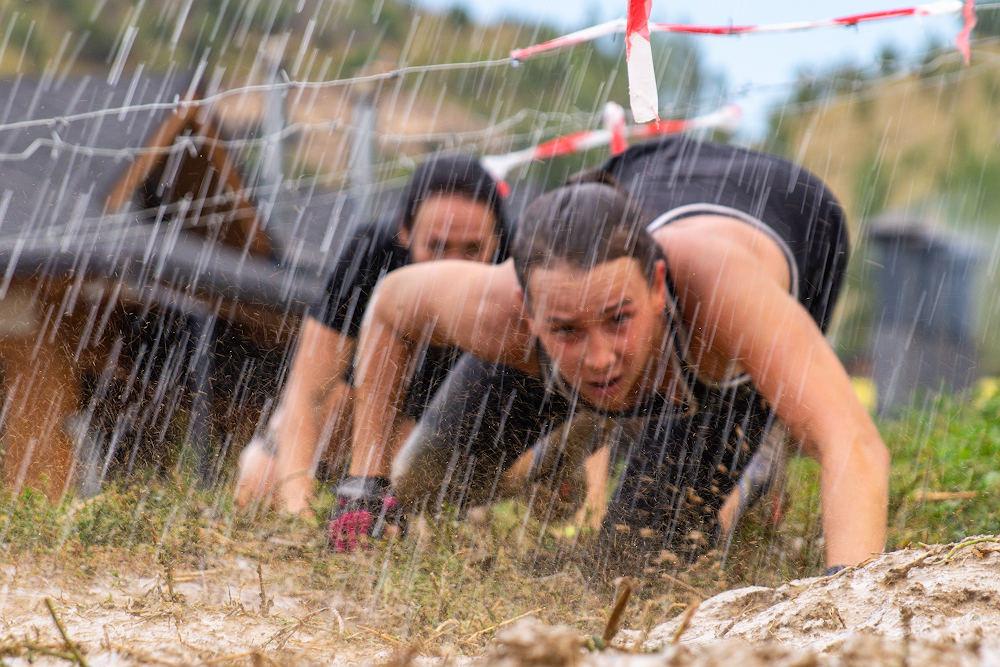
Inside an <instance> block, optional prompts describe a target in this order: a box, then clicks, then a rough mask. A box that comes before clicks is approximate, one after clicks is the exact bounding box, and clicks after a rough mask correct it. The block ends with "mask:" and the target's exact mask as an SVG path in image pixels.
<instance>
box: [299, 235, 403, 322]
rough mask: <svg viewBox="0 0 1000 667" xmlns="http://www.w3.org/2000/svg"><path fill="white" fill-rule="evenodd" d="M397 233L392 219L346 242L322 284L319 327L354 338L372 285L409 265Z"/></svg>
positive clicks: (370, 293)
mask: <svg viewBox="0 0 1000 667" xmlns="http://www.w3.org/2000/svg"><path fill="white" fill-rule="evenodd" d="M397 229H398V228H397V223H396V220H395V218H393V219H391V220H381V221H378V222H372V223H369V224H367V225H364V226H362V227H361V228H360V229H358V231H357V232H356V233H355V234H354V236H353V237H352V238H351V240H350V241H348V242H347V245H345V246H344V249H343V251H342V252H341V253H340V258H339V259H338V260H337V265H336V267H335V268H334V270H333V273H332V274H330V278H329V279H328V280H327V283H326V293H327V302H326V303H325V304H324V307H323V311H322V312H321V313H320V316H319V318H318V319H319V320H320V321H321V322H323V324H325V325H326V326H328V327H330V328H331V329H335V330H336V331H337V332H338V333H340V334H342V335H344V336H350V337H351V338H357V336H358V331H359V330H360V329H361V319H362V318H363V317H364V314H365V308H366V307H367V306H368V300H369V299H371V296H372V292H374V291H375V285H376V284H377V283H378V281H379V280H380V279H381V278H382V276H384V275H385V274H387V273H389V272H390V271H395V270H396V269H398V268H401V267H404V266H406V265H407V264H409V263H410V251H409V250H408V249H407V248H405V247H404V246H402V245H400V244H399V241H398V240H397V236H396V234H397Z"/></svg>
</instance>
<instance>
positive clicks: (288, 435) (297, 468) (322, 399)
mask: <svg viewBox="0 0 1000 667" xmlns="http://www.w3.org/2000/svg"><path fill="white" fill-rule="evenodd" d="M353 352H354V344H353V340H352V339H350V338H347V337H345V336H341V335H340V334H339V333H337V332H336V331H334V330H333V329H330V328H328V327H326V326H324V325H323V324H321V323H320V322H319V321H317V320H314V319H311V318H310V319H307V320H306V321H305V322H304V323H303V330H302V336H301V338H300V340H299V346H298V349H297V350H296V352H295V358H294V360H293V362H292V368H291V371H290V372H289V377H288V383H287V385H286V386H285V389H284V392H283V394H282V397H281V405H280V407H279V409H278V411H277V413H276V414H275V416H274V418H273V421H272V424H271V426H272V428H273V429H274V431H275V435H276V437H277V441H278V452H277V456H276V465H275V482H276V483H277V485H278V493H279V496H280V497H281V500H282V503H283V506H284V509H285V510H286V511H289V512H291V513H296V514H297V513H299V512H303V511H307V510H308V503H309V500H310V499H311V498H312V496H313V478H314V476H315V470H316V464H317V462H318V460H319V458H320V454H321V450H322V448H323V447H324V446H325V444H326V443H325V442H320V440H321V436H322V434H323V426H324V424H325V421H326V419H328V418H333V419H342V418H346V417H347V416H348V414H347V411H348V410H349V403H348V398H349V391H350V387H349V386H348V385H347V383H346V382H344V380H343V378H344V374H345V371H346V369H347V366H348V364H349V362H350V358H351V355H352V354H353ZM334 397H339V399H340V400H339V401H335V402H334V403H335V405H333V406H332V408H333V414H332V415H327V412H328V411H329V410H330V409H331V398H334Z"/></svg>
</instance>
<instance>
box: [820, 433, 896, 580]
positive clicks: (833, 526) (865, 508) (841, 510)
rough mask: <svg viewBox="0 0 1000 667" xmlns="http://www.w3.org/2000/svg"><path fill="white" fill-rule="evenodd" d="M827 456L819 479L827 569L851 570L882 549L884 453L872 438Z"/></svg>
mask: <svg viewBox="0 0 1000 667" xmlns="http://www.w3.org/2000/svg"><path fill="white" fill-rule="evenodd" d="M872 430H874V427H872ZM865 436H867V437H865ZM832 452H833V453H832V454H830V455H829V456H826V457H825V458H824V460H823V461H822V473H821V484H822V499H823V527H824V534H825V538H826V561H827V566H833V565H855V564H857V563H860V562H861V561H863V560H865V559H866V558H869V557H870V556H871V555H872V554H875V553H881V552H882V550H883V549H884V548H885V529H886V522H887V520H888V504H889V488H888V483H889V452H888V450H887V449H886V448H885V445H884V444H882V441H881V439H880V438H879V437H878V435H877V433H876V434H874V437H873V436H872V434H867V433H866V434H861V435H858V436H857V437H855V438H854V444H853V446H852V447H845V448H836V449H833V450H832Z"/></svg>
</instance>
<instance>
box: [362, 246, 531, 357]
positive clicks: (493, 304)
mask: <svg viewBox="0 0 1000 667" xmlns="http://www.w3.org/2000/svg"><path fill="white" fill-rule="evenodd" d="M381 289H382V290H383V291H385V292H388V294H387V298H385V299H382V300H381V301H382V303H381V304H380V306H381V309H382V312H381V317H382V318H383V320H384V321H386V322H387V323H388V322H391V323H392V324H391V326H392V328H393V329H395V330H396V331H397V333H400V334H402V335H404V336H405V337H410V338H417V337H422V336H426V335H427V334H428V333H430V335H431V339H432V341H433V343H434V344H436V345H453V346H456V347H459V348H461V349H463V350H465V351H467V352H471V353H473V354H475V355H476V356H479V357H482V358H485V359H497V360H500V361H503V362H504V363H508V364H511V365H517V366H519V367H524V366H525V364H527V365H528V366H529V367H531V365H532V364H533V356H532V355H531V350H532V348H531V345H530V330H529V328H528V325H527V322H526V320H525V319H524V302H523V299H522V297H521V289H520V286H519V284H518V282H517V276H516V274H515V273H514V266H513V263H512V262H510V261H507V262H505V263H503V264H499V265H494V264H483V263H480V262H469V261H462V260H441V261H435V262H425V263H423V264H414V265H410V266H407V267H404V268H402V269H399V270H397V271H394V272H393V273H392V274H390V275H389V276H387V278H386V279H385V284H384V285H383V286H382V288H381Z"/></svg>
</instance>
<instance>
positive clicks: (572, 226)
mask: <svg viewBox="0 0 1000 667" xmlns="http://www.w3.org/2000/svg"><path fill="white" fill-rule="evenodd" d="M647 224H648V220H647V216H646V214H645V213H644V212H643V210H642V209H641V208H640V207H639V206H638V204H636V203H635V201H634V200H633V199H632V197H631V196H629V194H628V193H627V192H626V191H625V190H623V189H622V188H620V187H619V186H618V182H617V181H616V180H615V178H614V177H613V176H611V174H609V173H608V172H606V171H604V170H601V169H592V170H588V171H583V172H579V173H577V174H574V175H573V176H571V177H570V178H569V180H568V181H567V182H566V184H565V185H563V186H562V187H559V188H556V189H555V190H553V191H552V192H549V193H548V194H545V195H543V196H541V197H539V198H538V199H536V200H535V201H534V202H532V203H531V205H530V206H528V208H527V209H526V210H525V212H524V215H523V216H522V218H521V223H520V224H519V225H518V229H517V235H516V236H515V238H514V243H513V246H512V250H511V255H512V256H513V258H514V270H515V271H516V272H517V278H518V280H519V281H520V283H521V286H522V287H523V288H524V289H525V293H526V295H527V285H528V275H529V274H530V272H531V271H532V270H534V269H537V268H544V267H547V266H550V265H553V264H558V263H566V264H569V265H570V266H573V267H576V268H581V269H589V268H591V267H593V266H595V265H596V264H601V263H604V262H608V261H612V260H615V259H619V258H621V257H629V258H632V259H635V260H637V261H638V262H639V264H640V266H641V267H642V270H643V275H644V276H645V277H646V280H647V282H650V283H651V282H652V279H653V273H654V267H655V265H656V262H657V260H660V259H663V252H662V251H661V250H660V247H659V246H658V245H657V244H656V241H655V240H653V237H652V236H650V234H649V232H647V231H646V225H647Z"/></svg>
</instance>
